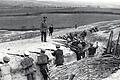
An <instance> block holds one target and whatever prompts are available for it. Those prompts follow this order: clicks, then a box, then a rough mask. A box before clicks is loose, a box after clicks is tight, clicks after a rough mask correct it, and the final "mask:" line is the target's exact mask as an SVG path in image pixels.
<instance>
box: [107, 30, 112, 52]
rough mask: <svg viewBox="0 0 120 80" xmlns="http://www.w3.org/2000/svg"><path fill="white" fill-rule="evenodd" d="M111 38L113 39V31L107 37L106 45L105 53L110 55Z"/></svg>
mask: <svg viewBox="0 0 120 80" xmlns="http://www.w3.org/2000/svg"><path fill="white" fill-rule="evenodd" d="M112 38H113V31H111V33H110V36H109V40H108V43H107V50H106V52H107V53H111V48H112Z"/></svg>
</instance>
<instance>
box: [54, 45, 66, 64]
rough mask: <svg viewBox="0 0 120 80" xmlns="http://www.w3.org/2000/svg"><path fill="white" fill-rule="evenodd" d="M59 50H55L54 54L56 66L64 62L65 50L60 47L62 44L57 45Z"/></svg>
mask: <svg viewBox="0 0 120 80" xmlns="http://www.w3.org/2000/svg"><path fill="white" fill-rule="evenodd" d="M56 48H57V50H55V51H54V52H53V53H52V55H53V56H55V58H56V59H55V64H56V66H61V65H63V63H64V55H63V50H61V49H60V45H56Z"/></svg>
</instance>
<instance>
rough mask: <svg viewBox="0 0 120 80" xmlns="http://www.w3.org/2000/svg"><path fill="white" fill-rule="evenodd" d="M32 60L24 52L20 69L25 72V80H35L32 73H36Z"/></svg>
mask: <svg viewBox="0 0 120 80" xmlns="http://www.w3.org/2000/svg"><path fill="white" fill-rule="evenodd" d="M33 61H34V60H33V59H32V58H31V57H29V52H28V51H26V52H25V53H24V59H23V60H22V61H21V65H22V69H23V70H24V72H25V76H26V77H27V80H35V77H34V72H35V71H36V69H35V67H34V64H33Z"/></svg>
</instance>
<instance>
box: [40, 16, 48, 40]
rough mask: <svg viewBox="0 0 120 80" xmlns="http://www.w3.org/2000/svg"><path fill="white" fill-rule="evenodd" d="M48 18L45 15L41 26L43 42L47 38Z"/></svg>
mask: <svg viewBox="0 0 120 80" xmlns="http://www.w3.org/2000/svg"><path fill="white" fill-rule="evenodd" d="M46 19H47V17H43V21H42V22H41V27H40V31H41V41H42V42H46V38H47V31H48V26H47V22H46Z"/></svg>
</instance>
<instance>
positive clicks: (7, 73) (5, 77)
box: [0, 56, 12, 80]
mask: <svg viewBox="0 0 120 80" xmlns="http://www.w3.org/2000/svg"><path fill="white" fill-rule="evenodd" d="M9 61H10V58H9V57H7V56H5V57H3V65H2V66H1V67H0V72H1V77H2V80H12V76H11V70H12V68H11V67H10V65H9V64H8V63H9Z"/></svg>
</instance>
